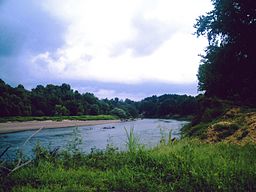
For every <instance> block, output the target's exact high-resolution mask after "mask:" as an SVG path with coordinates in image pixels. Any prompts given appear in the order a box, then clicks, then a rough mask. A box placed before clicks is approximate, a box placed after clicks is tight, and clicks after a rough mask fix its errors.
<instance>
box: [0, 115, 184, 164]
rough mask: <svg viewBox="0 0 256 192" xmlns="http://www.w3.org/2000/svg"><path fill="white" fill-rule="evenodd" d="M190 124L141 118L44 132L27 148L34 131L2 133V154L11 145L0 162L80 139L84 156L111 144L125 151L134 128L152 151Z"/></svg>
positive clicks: (177, 135) (80, 146)
mask: <svg viewBox="0 0 256 192" xmlns="http://www.w3.org/2000/svg"><path fill="white" fill-rule="evenodd" d="M187 123H188V122H187V121H177V120H169V119H168V120H167V119H140V120H135V121H128V122H120V123H113V124H104V125H94V126H81V127H77V128H75V127H73V128H72V127H69V128H54V129H42V130H41V131H40V132H38V133H37V134H36V135H34V136H33V137H32V138H31V139H29V140H28V142H26V143H25V145H24V142H25V141H26V140H27V139H28V138H29V137H30V136H31V135H32V134H34V133H35V131H34V130H33V131H22V132H17V133H8V134H0V154H1V153H2V151H3V150H4V149H6V148H7V147H8V146H10V148H9V150H8V151H7V153H5V155H4V156H2V157H1V159H9V160H12V159H14V158H15V157H16V153H17V151H18V150H19V149H21V150H22V153H23V154H25V155H26V156H27V157H31V156H32V154H33V153H32V150H33V148H34V146H35V144H36V143H38V142H39V143H40V144H41V145H42V146H44V147H46V148H49V149H54V148H56V147H58V148H60V149H65V148H67V146H68V145H69V144H70V143H71V142H72V141H74V138H80V140H81V144H80V145H79V148H80V149H81V150H82V151H83V152H85V153H90V152H91V150H92V149H98V150H104V149H106V146H107V145H108V144H109V145H112V146H114V147H117V148H118V149H119V150H126V141H127V135H126V131H125V129H127V131H128V132H129V131H130V129H133V130H134V134H135V136H136V137H137V138H138V139H139V143H140V144H143V145H144V146H145V147H148V148H150V147H154V146H156V145H157V144H159V142H160V140H161V138H162V137H165V138H166V139H167V138H168V135H169V132H170V131H171V133H172V138H174V137H175V138H179V137H180V129H181V128H182V127H183V126H184V125H185V124H187Z"/></svg>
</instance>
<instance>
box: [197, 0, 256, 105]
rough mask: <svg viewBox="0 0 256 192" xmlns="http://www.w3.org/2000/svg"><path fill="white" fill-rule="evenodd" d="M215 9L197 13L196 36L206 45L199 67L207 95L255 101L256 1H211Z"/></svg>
mask: <svg viewBox="0 0 256 192" xmlns="http://www.w3.org/2000/svg"><path fill="white" fill-rule="evenodd" d="M212 4H213V7H214V9H213V10H212V11H210V12H208V13H207V14H205V15H202V16H200V17H199V18H198V19H197V22H196V24H195V28H196V34H197V36H204V35H206V36H207V38H208V42H209V46H208V47H207V48H206V52H205V55H204V56H203V57H202V61H201V65H200V67H199V70H198V80H199V90H201V91H206V95H209V96H218V97H221V98H224V99H232V100H239V101H242V100H243V101H246V102H250V103H254V104H256V86H255V85H256V75H255V74H256V53H255V50H256V35H255V34H256V2H255V0H212Z"/></svg>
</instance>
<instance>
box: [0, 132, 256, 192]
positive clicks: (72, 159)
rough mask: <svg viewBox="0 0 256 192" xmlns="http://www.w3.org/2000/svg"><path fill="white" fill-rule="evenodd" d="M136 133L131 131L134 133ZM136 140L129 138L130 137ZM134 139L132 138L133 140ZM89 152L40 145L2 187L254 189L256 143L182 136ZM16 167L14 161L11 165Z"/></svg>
mask: <svg viewBox="0 0 256 192" xmlns="http://www.w3.org/2000/svg"><path fill="white" fill-rule="evenodd" d="M130 134H132V133H131V132H130V133H128V135H129V137H130ZM131 140H133V139H132V138H131V137H130V140H128V144H127V145H129V141H131ZM131 142H133V141H131ZM130 146H131V150H128V151H127V152H118V151H116V150H115V149H114V148H112V147H109V148H107V149H106V151H104V152H103V151H97V150H93V151H92V152H91V153H90V154H87V155H85V154H81V153H79V152H77V150H76V151H75V152H73V153H70V152H67V151H66V152H65V151H64V152H60V153H57V154H56V153H52V152H49V151H47V150H45V149H43V148H41V147H37V148H36V150H35V151H36V158H35V160H34V161H33V162H32V163H31V164H30V165H29V166H26V167H22V168H20V169H18V170H16V171H15V172H13V173H12V174H11V175H9V176H6V175H3V174H4V173H3V172H2V175H1V178H0V183H1V184H0V185H1V190H2V191H163V192H164V191H255V190H256V183H255V180H256V174H255V172H256V164H255V161H256V156H255V155H252V154H255V153H256V146H255V145H245V146H239V145H233V144H223V143H219V144H215V145H212V144H205V143H201V142H200V141H198V140H187V139H185V140H181V141H176V142H174V143H169V144H167V145H165V144H161V145H159V147H156V148H155V149H151V150H149V149H148V150H147V149H143V148H141V147H138V148H137V150H133V149H134V145H133V144H131V145H130ZM10 166H11V165H10Z"/></svg>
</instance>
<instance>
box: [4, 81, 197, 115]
mask: <svg viewBox="0 0 256 192" xmlns="http://www.w3.org/2000/svg"><path fill="white" fill-rule="evenodd" d="M0 108H1V110H0V117H12V116H22V117H24V116H27V117H28V119H30V116H34V117H38V116H40V117H41V116H42V118H43V119H44V117H43V116H58V117H56V118H57V119H61V118H60V117H64V118H66V117H65V116H66V115H70V116H84V115H91V116H92V115H100V114H104V115H115V116H117V117H119V118H121V119H128V118H137V117H139V116H140V115H141V114H142V116H143V117H172V116H177V115H178V116H187V115H193V114H195V113H196V111H197V100H196V98H195V97H191V96H186V95H162V96H159V97H157V96H152V97H148V98H145V99H144V100H142V101H140V102H135V101H132V100H130V99H125V100H120V99H118V98H114V99H102V100H100V99H98V98H97V97H95V96H94V95H93V94H92V93H83V94H80V93H79V92H78V91H74V90H72V89H71V87H70V85H68V84H65V83H63V84H62V85H61V86H57V85H52V84H49V85H46V86H45V87H44V86H42V85H38V86H37V87H36V88H34V89H32V90H31V91H28V90H26V89H25V88H24V87H23V86H22V85H18V86H17V87H15V88H13V87H11V86H9V85H8V84H5V82H4V81H2V80H0ZM54 118H55V117H54ZM16 119H24V120H25V119H26V118H16ZM39 119H40V118H39Z"/></svg>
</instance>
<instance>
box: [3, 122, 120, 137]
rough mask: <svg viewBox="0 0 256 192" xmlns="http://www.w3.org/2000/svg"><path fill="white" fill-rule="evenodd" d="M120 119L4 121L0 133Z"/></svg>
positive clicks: (87, 124) (93, 123)
mask: <svg viewBox="0 0 256 192" xmlns="http://www.w3.org/2000/svg"><path fill="white" fill-rule="evenodd" d="M118 122H120V120H90V121H74V120H63V121H51V120H49V121H26V122H6V123H0V134H2V133H12V132H19V131H27V130H36V129H40V128H62V127H75V126H89V125H101V124H108V123H118Z"/></svg>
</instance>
